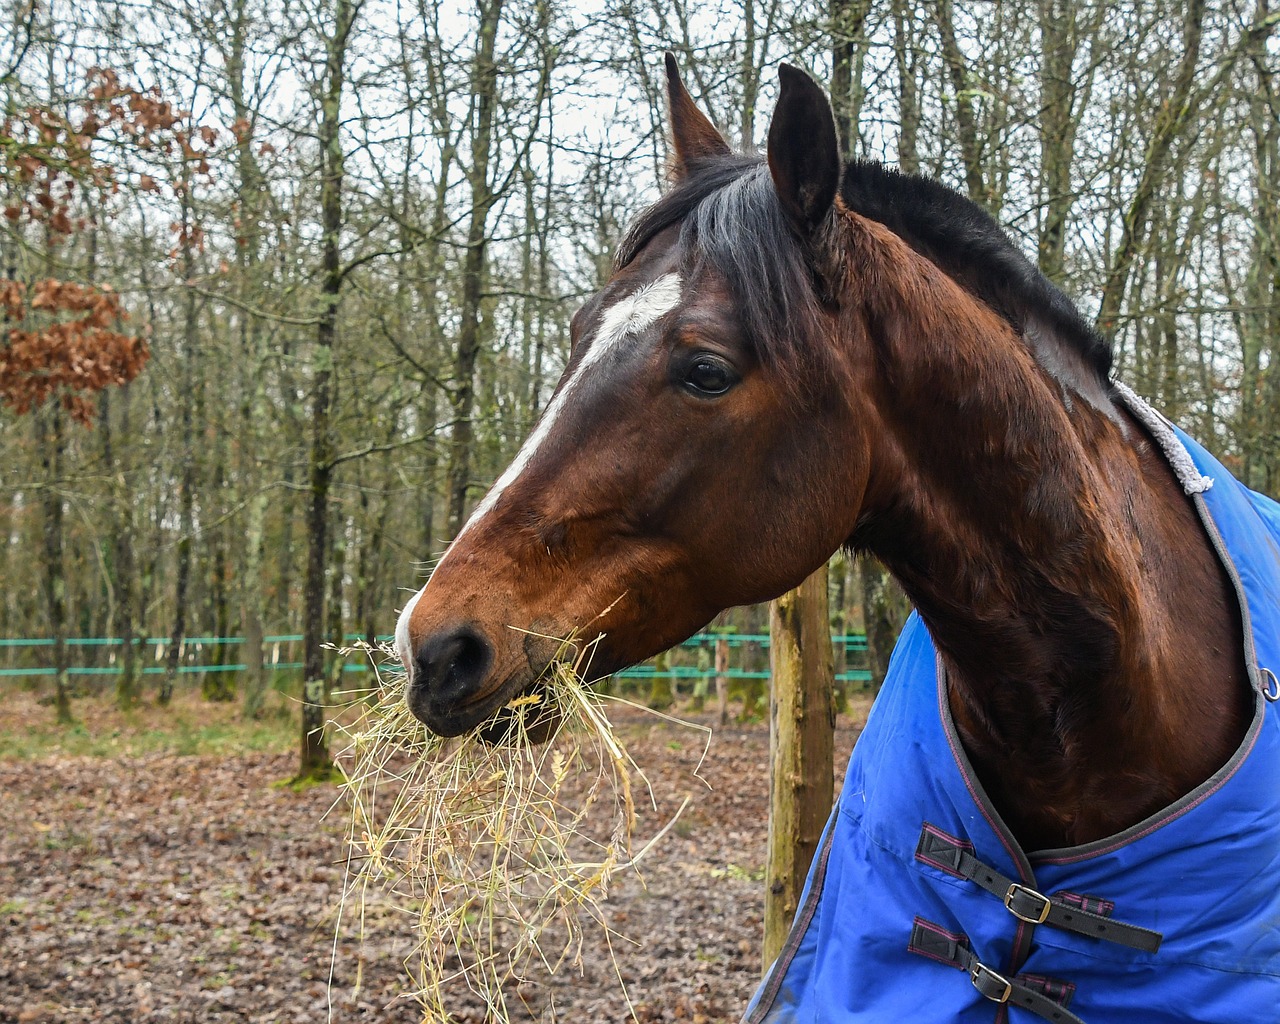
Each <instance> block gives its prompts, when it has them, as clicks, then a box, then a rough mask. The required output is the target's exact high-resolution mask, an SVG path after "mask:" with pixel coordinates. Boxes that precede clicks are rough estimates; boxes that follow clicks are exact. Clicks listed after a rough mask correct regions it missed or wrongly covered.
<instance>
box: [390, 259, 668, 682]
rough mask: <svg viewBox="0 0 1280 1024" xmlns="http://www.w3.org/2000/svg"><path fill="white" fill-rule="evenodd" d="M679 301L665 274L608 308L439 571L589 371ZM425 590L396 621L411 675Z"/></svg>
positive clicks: (516, 475)
mask: <svg viewBox="0 0 1280 1024" xmlns="http://www.w3.org/2000/svg"><path fill="white" fill-rule="evenodd" d="M679 301H680V275H679V274H676V273H671V274H664V275H663V276H662V277H660V278H658V279H657V280H655V281H651V282H649V284H647V285H644V286H643V287H641V288H637V289H636V290H635V291H634V292H632V293H631V294H630V295H628V296H626V297H625V298H622V299H619V300H618V301H617V302H615V303H614V304H613V305H612V306H610V307H609V308H608V309H606V310H605V311H604V313H603V314H602V315H601V317H600V323H599V326H598V327H597V328H596V337H595V340H594V342H593V343H592V345H591V347H590V348H588V349H587V352H586V354H585V355H584V356H583V357H582V360H581V361H580V362H579V363H578V365H577V366H576V367H574V370H573V374H572V375H571V376H570V377H569V379H568V381H566V382H565V385H564V387H562V388H561V389H560V390H559V391H558V392H556V395H555V397H554V398H553V399H552V400H551V404H550V405H548V406H547V408H546V411H545V412H543V414H542V418H541V419H540V420H539V421H538V425H537V427H536V428H535V429H534V431H533V433H532V434H530V435H529V438H528V440H526V441H525V443H524V444H523V445H522V446H521V447H520V451H519V452H518V453H517V455H516V457H515V459H514V460H513V461H512V463H511V465H509V466H508V467H507V468H506V471H505V472H504V473H503V474H502V476H500V477H498V479H497V481H496V482H495V483H494V485H493V486H492V487H491V488H490V489H489V493H488V494H486V495H485V496H484V500H482V501H481V502H480V504H479V505H477V506H476V509H475V511H474V512H472V513H471V517H470V518H469V519H468V520H467V523H466V525H465V526H464V527H463V528H462V530H461V531H459V533H458V536H457V537H455V538H454V539H453V544H450V545H449V549H448V551H445V553H444V556H443V557H442V558H441V559H440V562H439V563H437V565H436V568H437V569H438V568H439V567H440V565H441V564H443V562H444V560H445V559H446V558H448V557H449V552H450V551H452V550H453V548H454V545H456V544H457V543H458V540H459V539H460V538H461V537H462V536H463V534H465V533H466V532H467V531H468V530H470V529H471V528H472V527H473V526H475V525H476V523H478V522H480V520H482V519H483V518H484V517H485V516H486V515H488V514H489V512H490V511H491V510H492V509H493V506H494V505H496V504H497V502H498V498H499V497H501V495H502V492H503V491H505V490H506V489H507V488H508V487H509V486H510V485H511V484H512V483H513V482H514V481H515V480H516V479H517V478H519V476H520V474H521V473H523V472H524V470H525V468H526V467H527V466H528V465H529V463H530V462H531V461H532V460H533V456H534V454H535V453H536V452H537V451H538V448H539V447H541V445H542V443H543V442H544V441H545V440H546V439H547V436H548V435H549V434H550V433H551V430H552V427H554V426H555V422H556V420H557V419H558V418H559V416H560V413H561V412H562V411H563V410H564V407H565V405H566V404H567V403H568V400H569V396H570V395H571V394H573V393H574V392H575V391H576V390H577V388H578V384H579V382H580V381H581V380H582V378H583V377H584V376H585V375H586V373H587V371H589V370H590V369H591V367H593V366H595V365H596V364H597V363H599V362H600V361H601V360H602V359H604V357H605V356H607V355H608V354H609V353H610V352H612V351H613V350H614V349H615V348H617V347H618V345H619V344H621V343H622V341H623V340H625V339H626V338H628V337H630V336H631V335H633V334H639V333H640V332H641V331H643V330H645V328H647V327H649V326H651V325H652V324H654V323H656V322H657V321H658V320H659V319H661V318H662V317H663V316H665V315H666V314H667V313H669V312H671V310H673V309H674V308H675V307H676V304H677V303H678V302H679ZM423 590H426V587H425V586H424V587H423V588H422V590H419V591H418V592H417V593H416V594H414V595H413V597H411V598H409V601H408V603H407V604H406V605H405V606H404V610H403V611H402V612H401V613H400V619H399V621H398V622H397V623H396V650H397V652H398V653H399V654H400V660H401V661H403V662H404V665H405V669H406V671H408V672H409V673H410V676H411V677H412V674H413V670H412V667H411V664H410V661H411V655H412V651H411V650H410V645H409V616H410V615H412V614H413V609H414V606H415V605H416V604H417V603H418V598H420V597H421V596H422V591H423Z"/></svg>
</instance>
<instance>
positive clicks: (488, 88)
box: [449, 0, 503, 537]
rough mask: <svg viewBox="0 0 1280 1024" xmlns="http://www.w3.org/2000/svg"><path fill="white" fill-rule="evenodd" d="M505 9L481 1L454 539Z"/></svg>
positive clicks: (453, 460) (465, 468) (456, 389)
mask: <svg viewBox="0 0 1280 1024" xmlns="http://www.w3.org/2000/svg"><path fill="white" fill-rule="evenodd" d="M502 4H503V0H480V4H479V7H480V39H479V45H478V47H477V49H476V55H475V61H474V62H473V64H472V71H471V90H472V97H473V98H474V101H475V104H476V121H475V130H474V132H473V133H472V137H471V156H472V160H471V167H470V169H469V170H468V173H467V177H468V179H469V180H470V184H471V221H470V225H469V226H468V228H467V251H466V254H465V255H464V256H463V260H462V309H461V312H460V314H459V316H460V322H459V325H458V347H457V350H456V351H455V353H454V362H453V390H452V391H451V392H450V396H449V397H450V402H451V404H452V412H453V431H452V436H451V438H450V445H449V535H450V536H451V537H456V536H457V535H458V532H459V531H460V530H461V529H462V524H463V522H464V521H465V520H466V510H467V491H468V488H469V487H470V484H471V443H472V439H473V430H472V425H471V416H472V413H473V411H474V406H475V376H476V360H477V359H478V358H479V355H480V303H481V299H482V293H483V290H484V271H485V262H486V252H487V245H488V235H487V231H488V221H489V211H490V210H491V209H492V208H493V200H494V196H493V195H491V194H490V190H489V159H490V150H491V147H492V144H493V121H494V108H495V106H496V105H497V92H498V68H497V66H496V64H495V63H494V59H493V54H494V48H495V46H496V44H497V38H498V23H499V20H500V19H501V17H502Z"/></svg>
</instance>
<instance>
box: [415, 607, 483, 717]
mask: <svg viewBox="0 0 1280 1024" xmlns="http://www.w3.org/2000/svg"><path fill="white" fill-rule="evenodd" d="M491 664H493V647H492V645H491V644H490V643H489V641H488V640H486V639H485V638H484V636H483V635H482V634H481V633H480V632H478V631H477V630H475V629H473V628H472V627H470V626H460V627H458V628H456V629H450V630H443V631H441V632H439V633H436V634H435V635H434V636H429V637H427V639H426V640H425V641H423V643H422V646H421V647H419V648H418V652H417V654H416V655H415V657H414V668H415V672H414V679H413V685H414V688H415V689H417V688H421V692H424V693H425V696H426V697H427V698H428V700H429V701H430V702H431V704H432V705H435V706H436V707H441V706H443V707H444V708H449V707H451V706H453V705H456V704H461V703H463V702H465V701H466V699H467V698H468V697H469V696H470V695H471V694H472V693H474V691H475V690H476V689H477V688H478V687H479V686H480V684H481V683H482V682H484V678H485V676H486V675H487V674H488V672H489V666H490V665H491Z"/></svg>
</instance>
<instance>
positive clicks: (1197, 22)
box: [1098, 0, 1207, 337]
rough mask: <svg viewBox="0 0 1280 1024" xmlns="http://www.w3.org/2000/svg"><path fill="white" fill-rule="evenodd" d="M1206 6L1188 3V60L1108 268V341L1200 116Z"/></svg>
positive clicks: (1104, 321)
mask: <svg viewBox="0 0 1280 1024" xmlns="http://www.w3.org/2000/svg"><path fill="white" fill-rule="evenodd" d="M1206 6H1207V4H1206V0H1190V2H1189V3H1188V4H1187V9H1186V18H1185V20H1184V21H1183V25H1182V59H1181V60H1180V61H1179V63H1178V68H1177V70H1176V72H1175V73H1174V76H1173V87H1172V92H1171V93H1170V95H1169V97H1168V99H1166V100H1165V101H1164V104H1163V105H1162V107H1161V108H1160V113H1159V116H1157V118H1156V124H1155V128H1154V130H1153V131H1152V134H1151V142H1150V144H1149V145H1148V146H1147V155H1146V160H1145V162H1144V164H1143V167H1142V172H1141V177H1140V178H1139V179H1138V185H1137V187H1136V188H1135V189H1134V192H1133V198H1132V199H1131V200H1130V202H1129V208H1128V210H1127V211H1126V212H1125V215H1124V222H1123V226H1122V229H1121V235H1120V245H1119V248H1118V249H1117V250H1116V252H1115V254H1114V256H1113V257H1112V260H1111V266H1110V267H1109V268H1108V270H1107V280H1106V283H1105V284H1104V285H1103V288H1102V304H1101V307H1100V309H1099V312H1098V329H1099V330H1100V331H1102V333H1103V334H1105V335H1106V336H1107V337H1111V336H1112V335H1114V334H1115V331H1116V327H1117V322H1118V320H1119V316H1120V309H1121V306H1122V304H1123V303H1124V296H1125V292H1126V290H1127V289H1128V287H1129V277H1130V275H1131V274H1132V272H1133V265H1134V262H1135V260H1136V259H1137V256H1138V252H1139V249H1140V248H1141V246H1142V242H1143V239H1144V238H1145V237H1146V232H1147V227H1148V223H1149V220H1150V217H1151V211H1152V206H1153V204H1154V203H1155V201H1156V198H1157V196H1158V193H1159V190H1160V186H1161V184H1162V183H1163V182H1164V177H1165V172H1166V170H1167V169H1168V165H1169V158H1170V153H1171V151H1172V149H1173V144H1174V142H1175V141H1176V140H1177V138H1178V136H1179V135H1181V134H1182V131H1183V129H1184V128H1186V126H1187V124H1188V122H1189V121H1190V120H1191V118H1192V116H1193V115H1194V113H1195V105H1194V104H1193V103H1192V102H1191V97H1192V95H1193V87H1194V85H1195V73H1196V65H1197V64H1198V63H1199V60H1200V43H1201V40H1202V39H1203V37H1204V34H1203V28H1204V16H1205V9H1206Z"/></svg>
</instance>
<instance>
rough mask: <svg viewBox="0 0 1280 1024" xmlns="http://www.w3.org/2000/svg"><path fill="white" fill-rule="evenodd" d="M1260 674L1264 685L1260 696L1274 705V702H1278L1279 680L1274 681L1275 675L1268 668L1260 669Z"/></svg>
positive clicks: (1279, 697) (1279, 694) (1279, 692)
mask: <svg viewBox="0 0 1280 1024" xmlns="http://www.w3.org/2000/svg"><path fill="white" fill-rule="evenodd" d="M1260 674H1261V676H1262V681H1263V683H1264V684H1265V686H1264V689H1263V691H1262V696H1264V697H1266V698H1267V700H1268V701H1270V702H1271V703H1272V704H1274V703H1275V702H1276V701H1278V700H1280V679H1276V674H1275V673H1274V672H1272V671H1271V669H1269V668H1264V669H1261V670H1260ZM1268 680H1270V682H1268Z"/></svg>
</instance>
